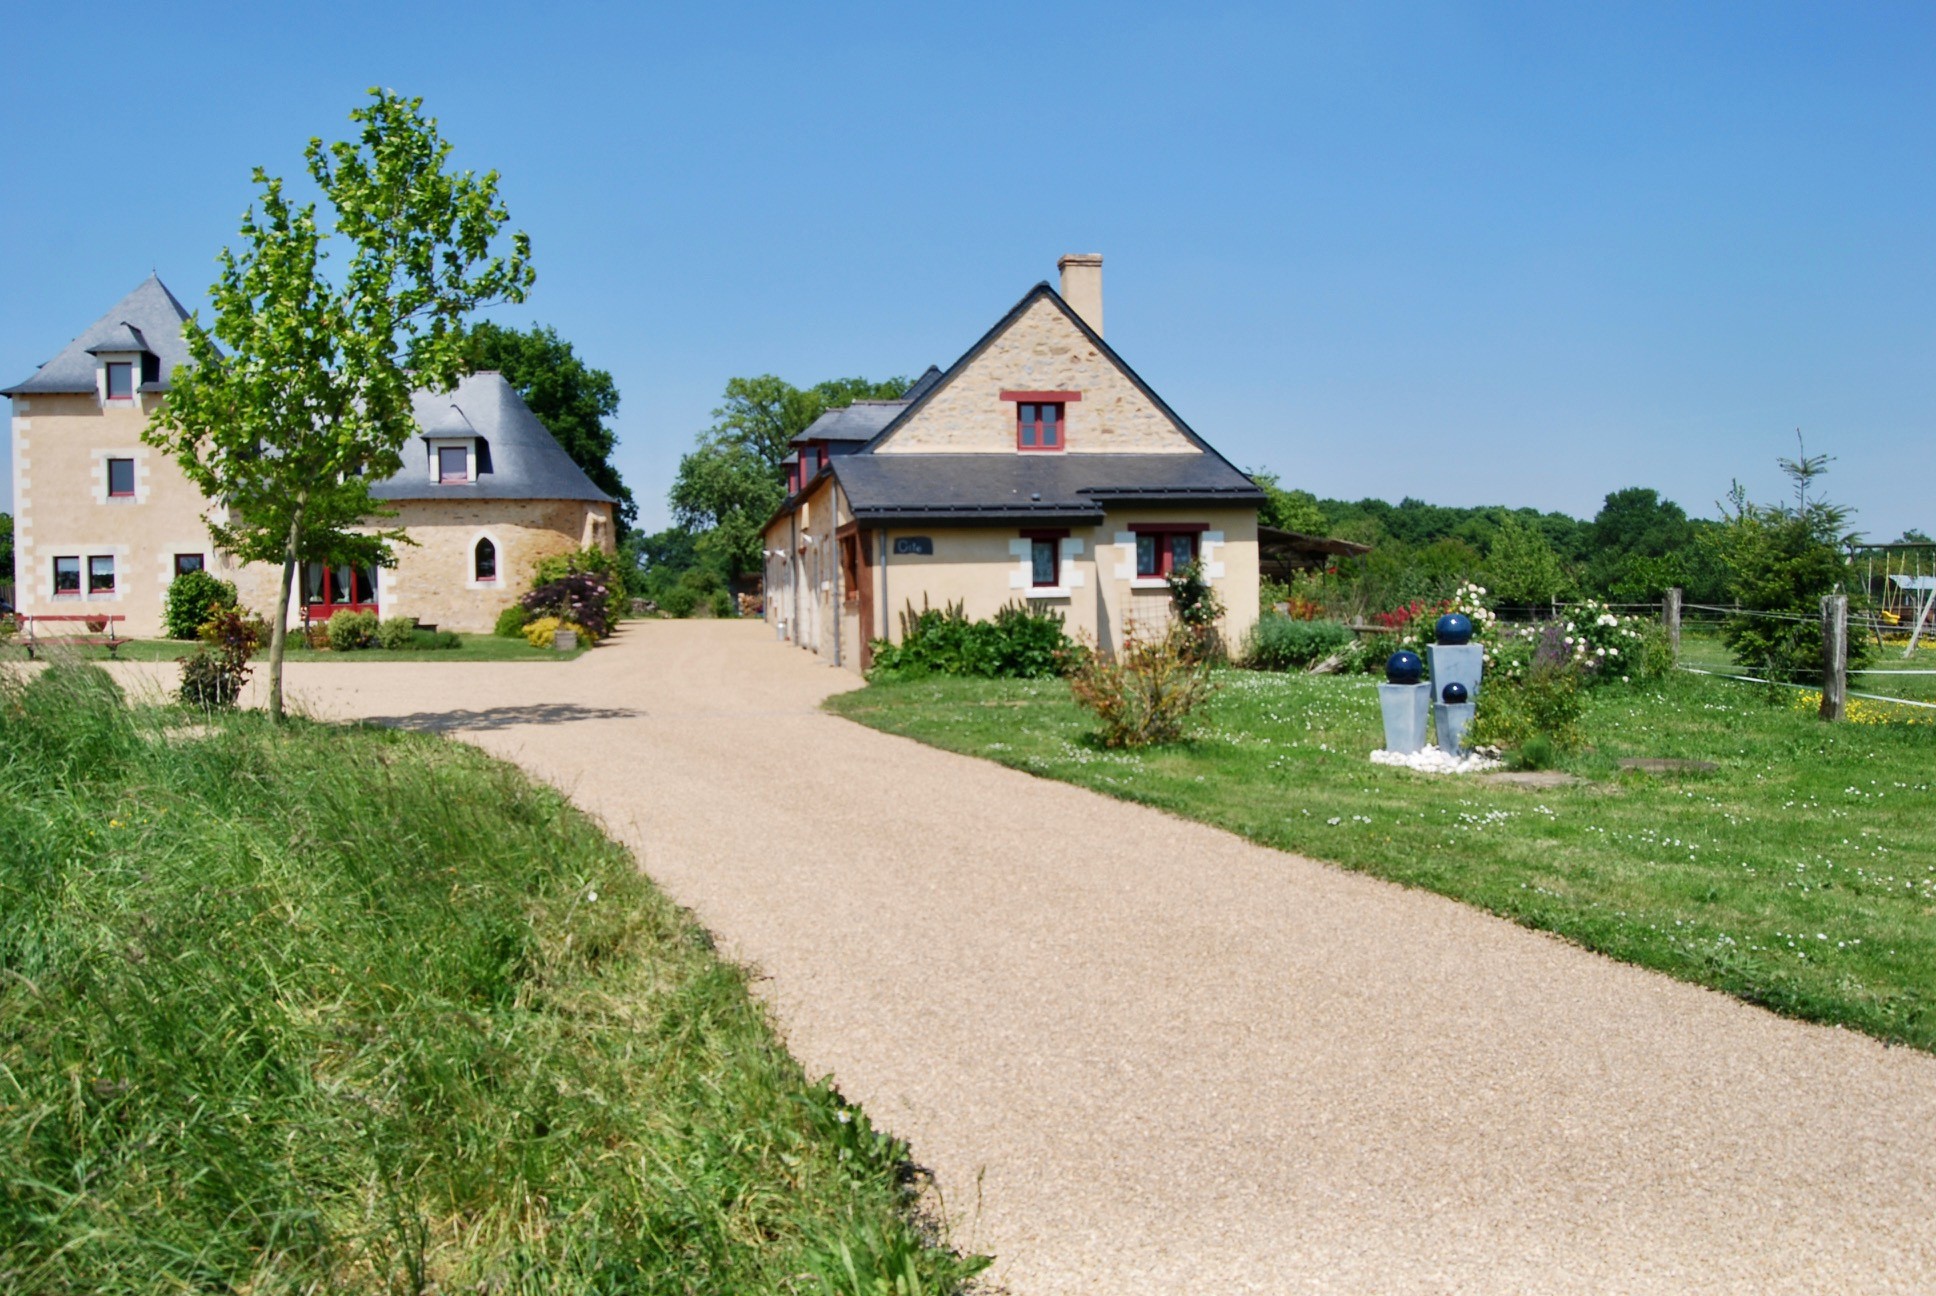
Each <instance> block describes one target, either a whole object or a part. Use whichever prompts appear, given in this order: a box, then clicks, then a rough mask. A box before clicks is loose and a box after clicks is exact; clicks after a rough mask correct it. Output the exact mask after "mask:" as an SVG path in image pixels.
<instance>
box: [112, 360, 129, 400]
mask: <svg viewBox="0 0 1936 1296" xmlns="http://www.w3.org/2000/svg"><path fill="white" fill-rule="evenodd" d="M107 371H108V374H107V377H108V399H109V400H133V399H134V364H133V362H132V361H127V360H110V361H108V363H107Z"/></svg>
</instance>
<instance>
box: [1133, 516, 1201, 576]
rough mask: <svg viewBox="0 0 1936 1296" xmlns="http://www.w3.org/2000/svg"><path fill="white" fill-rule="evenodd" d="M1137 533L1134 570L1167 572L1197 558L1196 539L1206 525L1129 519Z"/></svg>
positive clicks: (1152, 573) (1141, 573) (1144, 573)
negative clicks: (1139, 521) (1147, 522)
mask: <svg viewBox="0 0 1936 1296" xmlns="http://www.w3.org/2000/svg"><path fill="white" fill-rule="evenodd" d="M1129 529H1130V530H1131V531H1132V532H1134V533H1135V536H1136V574H1137V575H1138V576H1139V577H1144V578H1150V577H1161V576H1168V575H1169V574H1170V573H1171V572H1173V571H1178V570H1181V569H1182V568H1184V567H1188V566H1189V565H1190V564H1191V563H1193V562H1195V561H1196V560H1197V553H1198V542H1199V541H1200V540H1201V539H1202V537H1203V533H1204V532H1205V531H1207V530H1209V527H1208V526H1207V525H1206V524H1204V523H1201V522H1164V523H1154V524H1144V523H1131V524H1130V528H1129Z"/></svg>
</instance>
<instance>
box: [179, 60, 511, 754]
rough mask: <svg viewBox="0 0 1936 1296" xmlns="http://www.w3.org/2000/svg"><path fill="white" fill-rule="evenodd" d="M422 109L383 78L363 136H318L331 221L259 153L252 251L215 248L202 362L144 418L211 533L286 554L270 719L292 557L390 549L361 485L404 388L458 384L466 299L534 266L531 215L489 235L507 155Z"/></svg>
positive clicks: (494, 290)
mask: <svg viewBox="0 0 1936 1296" xmlns="http://www.w3.org/2000/svg"><path fill="white" fill-rule="evenodd" d="M422 108H423V101H422V100H420V99H406V98H403V97H401V96H399V95H395V94H392V93H390V92H389V91H385V90H372V91H370V102H369V103H367V104H365V105H363V106H362V107H360V108H357V109H356V110H354V111H353V112H351V114H350V120H351V121H352V122H355V123H356V124H357V125H358V127H359V130H358V132H357V136H356V139H355V140H354V141H353V142H338V143H335V144H328V145H325V144H324V143H323V141H322V140H320V139H312V140H310V142H309V146H308V148H307V149H305V150H304V154H303V156H304V159H305V161H306V162H307V164H308V169H309V175H310V178H311V179H312V180H313V181H314V182H315V184H316V187H317V189H318V190H319V191H320V192H321V194H322V197H323V199H324V201H325V202H327V203H328V205H329V207H330V209H331V211H332V214H333V216H334V223H333V227H332V229H331V230H330V231H329V232H328V233H325V232H324V230H323V229H322V228H321V227H320V226H319V225H318V224H317V220H316V204H315V203H313V202H312V203H307V204H304V205H301V206H297V205H294V204H292V202H291V201H290V200H289V199H288V198H287V197H286V196H285V195H284V193H283V183H282V180H281V179H280V178H277V177H272V176H270V175H269V174H268V173H267V172H266V171H264V170H263V169H262V168H261V167H257V168H255V170H254V172H253V181H254V183H255V184H256V185H257V186H258V188H259V190H260V194H259V197H258V202H259V204H260V208H259V211H258V209H257V208H254V207H252V208H251V209H250V210H249V211H248V212H247V213H246V214H245V215H244V216H243V218H242V229H241V236H242V249H241V251H240V252H239V253H238V252H236V251H234V250H232V249H229V248H224V249H223V250H222V254H221V256H220V258H219V264H220V266H221V271H220V276H219V277H218V278H217V280H216V282H215V283H214V285H213V286H212V287H211V288H210V289H209V299H210V302H211V304H212V305H213V307H214V313H215V322H214V326H213V327H212V328H204V327H202V325H201V322H200V320H199V319H198V318H195V317H191V318H190V319H189V320H188V321H187V323H186V324H185V325H184V326H183V335H184V338H185V340H186V342H187V344H188V351H189V355H190V357H191V359H192V361H193V364H192V366H185V367H183V368H181V369H178V370H177V371H176V372H175V374H174V376H173V380H172V384H171V390H170V392H169V396H168V400H167V402H166V403H165V404H164V405H163V406H162V409H161V412H160V414H159V415H158V416H157V417H156V418H155V420H154V421H153V422H152V423H151V424H150V425H149V428H148V429H147V431H145V432H144V433H143V434H142V436H143V439H144V440H146V441H147V442H148V444H150V445H153V446H157V447H159V448H160V449H162V450H164V451H166V452H167V453H168V454H169V455H170V456H172V457H173V458H174V459H175V460H176V462H177V463H179V464H180V465H181V468H182V471H183V472H184V473H185V474H186V475H187V477H188V479H189V480H190V481H192V482H193V483H194V484H195V486H196V487H197V488H198V489H199V490H200V491H201V492H202V494H203V496H204V497H205V498H207V499H209V500H212V501H220V509H219V511H217V510H215V509H211V511H210V513H209V514H208V515H207V520H208V522H209V531H210V533H211V534H212V535H213V536H214V538H215V541H216V543H217V544H219V545H221V546H222V548H224V549H226V550H228V551H229V552H230V553H232V554H234V555H235V556H236V557H238V558H241V559H243V560H244V561H248V562H274V563H280V564H281V565H282V584H281V589H280V590H279V592H278V593H277V596H276V615H275V620H274V622H273V623H272V625H271V638H270V647H269V711H270V714H271V715H272V716H274V717H276V718H278V719H280V718H281V716H282V664H283V653H284V649H285V647H286V644H287V637H288V620H289V594H290V585H291V582H292V581H293V579H294V576H295V570H296V565H297V564H298V563H299V562H306V561H327V562H339V563H340V562H357V563H381V562H387V561H390V560H391V550H390V545H391V544H392V543H393V542H397V541H401V540H403V539H404V536H403V535H402V533H401V532H399V531H396V530H394V529H386V528H383V527H382V526H380V525H372V523H373V522H374V521H375V520H377V519H381V518H383V517H387V516H394V515H393V514H389V513H387V512H385V510H383V509H382V508H381V507H380V506H379V505H378V503H377V501H375V500H374V499H372V498H371V495H370V490H369V486H370V483H371V482H374V481H380V480H382V479H383V478H385V477H388V476H390V475H391V474H393V473H395V472H398V471H399V470H401V468H402V467H403V460H402V456H401V454H400V451H401V449H402V447H403V446H404V444H405V443H406V442H407V441H408V439H409V438H410V436H411V435H412V434H413V433H414V432H415V430H416V429H415V425H414V423H413V421H412V418H411V409H410V392H411V389H412V388H413V386H416V385H419V384H424V385H428V386H430V387H432V388H435V389H437V390H448V389H449V388H450V387H451V386H452V385H454V383H455V382H456V379H457V376H458V373H459V372H460V369H461V356H460V353H459V350H458V341H459V339H460V337H461V325H462V322H463V319H464V316H465V315H466V314H467V313H468V312H469V311H471V310H474V309H476V308H477V307H479V306H482V305H485V304H488V303H491V302H498V301H510V302H515V301H522V300H524V296H525V293H526V291H527V290H528V289H529V288H530V285H531V283H532V280H533V278H534V272H533V270H532V268H531V263H530V241H529V240H528V239H527V238H526V237H525V235H524V234H523V233H522V232H520V233H517V234H514V235H512V236H511V240H510V242H511V247H510V250H509V253H508V255H505V254H501V253H500V254H496V255H494V254H493V245H494V244H495V242H496V240H497V238H498V235H499V233H500V231H501V230H502V228H503V226H504V224H505V222H506V220H507V219H508V213H507V212H506V211H505V210H504V207H503V205H502V204H501V203H500V202H499V200H498V193H497V181H498V177H497V173H496V172H495V171H492V172H488V173H486V174H485V175H483V176H481V177H480V176H477V175H475V174H474V173H472V172H469V171H466V172H462V173H460V174H452V173H449V172H447V171H446V170H445V169H444V167H445V162H446V160H447V159H448V157H449V154H450V145H449V144H448V143H446V142H445V141H444V140H443V138H442V137H441V136H440V135H439V134H438V133H437V123H436V121H435V120H434V119H428V118H425V117H424V115H423V112H422ZM330 238H338V239H341V240H343V241H344V242H345V243H347V244H348V245H349V248H350V253H349V256H348V260H347V263H346V265H345V266H344V270H343V273H342V275H341V276H340V281H339V282H332V281H331V279H330V278H329V277H328V276H327V275H325V273H324V262H325V261H326V260H327V255H328V254H327V252H326V251H325V249H324V244H325V243H326V242H327V241H328V240H329V239H330ZM406 356H408V357H410V360H411V364H412V365H414V368H415V373H414V375H413V374H412V372H411V369H410V366H407V365H406V364H405V362H404V357H406Z"/></svg>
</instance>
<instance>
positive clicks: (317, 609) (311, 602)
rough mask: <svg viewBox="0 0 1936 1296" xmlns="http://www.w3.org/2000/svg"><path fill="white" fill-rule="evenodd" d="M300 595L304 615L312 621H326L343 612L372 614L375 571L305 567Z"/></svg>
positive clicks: (367, 568)
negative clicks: (301, 594) (301, 595)
mask: <svg viewBox="0 0 1936 1296" xmlns="http://www.w3.org/2000/svg"><path fill="white" fill-rule="evenodd" d="M302 591H303V608H304V615H305V616H306V617H307V618H308V619H309V620H311V621H327V620H328V619H329V618H330V617H331V616H333V615H335V614H336V613H338V612H342V611H350V612H374V611H376V608H377V603H376V569H375V568H374V567H350V566H331V565H330V564H328V563H304V564H303V565H302Z"/></svg>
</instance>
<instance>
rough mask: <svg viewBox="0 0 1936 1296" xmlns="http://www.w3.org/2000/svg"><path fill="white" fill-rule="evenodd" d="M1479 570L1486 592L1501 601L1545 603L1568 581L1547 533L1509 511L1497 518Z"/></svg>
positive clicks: (1563, 588)
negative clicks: (1482, 572) (1489, 547)
mask: <svg viewBox="0 0 1936 1296" xmlns="http://www.w3.org/2000/svg"><path fill="white" fill-rule="evenodd" d="M1481 570H1482V571H1484V573H1485V583H1486V587H1487V591H1488V592H1489V593H1490V594H1491V595H1492V597H1493V598H1495V599H1497V600H1499V601H1500V602H1502V603H1519V604H1528V603H1545V602H1547V601H1549V600H1551V599H1555V598H1558V597H1559V596H1560V594H1561V592H1562V591H1564V590H1565V589H1566V587H1567V585H1568V584H1569V583H1570V582H1569V581H1568V580H1567V576H1566V567H1565V566H1564V565H1563V564H1562V563H1561V562H1560V556H1559V554H1558V553H1557V552H1556V551H1555V550H1554V548H1553V545H1552V542H1551V541H1549V540H1548V539H1547V538H1546V534H1545V533H1544V532H1543V531H1541V530H1539V529H1538V528H1536V527H1533V526H1530V525H1528V524H1527V523H1526V522H1525V521H1524V520H1522V519H1521V518H1519V517H1518V516H1516V515H1515V514H1512V513H1508V514H1506V515H1505V516H1503V517H1502V518H1501V519H1500V520H1499V525H1498V529H1497V530H1496V531H1495V532H1494V533H1493V540H1492V549H1491V552H1489V553H1488V554H1487V555H1486V561H1485V566H1484V567H1483V568H1482V569H1481Z"/></svg>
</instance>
